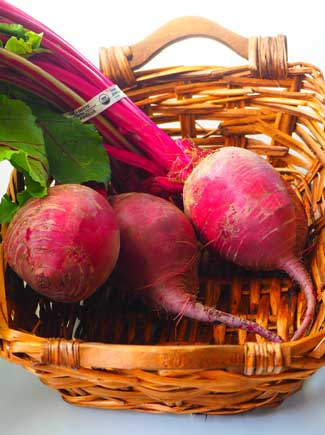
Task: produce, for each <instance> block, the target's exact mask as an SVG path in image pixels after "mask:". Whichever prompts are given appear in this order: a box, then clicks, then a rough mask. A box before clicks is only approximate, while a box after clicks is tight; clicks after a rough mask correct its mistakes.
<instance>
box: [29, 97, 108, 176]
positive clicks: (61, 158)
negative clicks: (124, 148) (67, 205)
mask: <svg viewBox="0 0 325 435" xmlns="http://www.w3.org/2000/svg"><path fill="white" fill-rule="evenodd" d="M30 107H31V109H32V111H33V113H34V114H35V115H36V116H37V118H38V123H39V125H40V126H41V128H42V130H43V133H44V139H45V147H46V153H47V156H48V160H49V165H50V174H51V175H52V176H53V177H54V178H55V179H56V180H57V181H59V182H60V183H85V182H87V181H97V182H99V183H104V184H107V183H108V182H109V180H110V165H109V159H108V155H107V153H106V151H105V149H104V147H103V145H102V137H101V136H100V135H99V133H98V132H97V130H96V129H95V127H94V126H93V125H91V124H82V123H81V122H80V121H79V120H76V119H71V118H66V117H64V116H63V115H62V114H61V113H58V112H56V111H55V110H53V109H50V108H49V107H47V106H42V105H39V104H37V105H35V104H34V103H31V105H30Z"/></svg>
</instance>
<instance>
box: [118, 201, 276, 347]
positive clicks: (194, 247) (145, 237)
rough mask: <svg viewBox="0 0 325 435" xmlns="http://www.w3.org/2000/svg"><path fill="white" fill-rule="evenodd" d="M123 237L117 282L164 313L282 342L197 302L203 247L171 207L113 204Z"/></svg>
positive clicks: (150, 203)
mask: <svg viewBox="0 0 325 435" xmlns="http://www.w3.org/2000/svg"><path fill="white" fill-rule="evenodd" d="M111 203H112V206H113V209H114V211H115V213H116V216H117V220H118V223H119V227H120V234H121V249H120V256H119V259H118V262H117V265H116V268H115V271H114V274H113V276H114V281H115V282H116V285H117V286H119V287H120V288H121V289H123V290H124V291H127V292H129V293H131V294H133V295H135V296H137V297H138V298H141V299H142V300H143V301H144V302H145V303H147V304H149V305H150V306H152V307H154V308H158V309H164V310H165V311H167V312H169V313H171V314H175V315H184V316H187V317H190V318H192V319H196V320H199V321H203V322H222V323H225V324H226V325H228V326H231V327H235V328H241V329H246V330H248V331H251V332H255V333H257V334H260V335H262V336H264V337H266V338H268V339H269V340H272V341H280V338H279V337H277V336H276V335H275V334H274V333H272V332H270V331H268V330H267V329H265V328H263V327H262V326H260V325H258V324H256V323H254V322H250V321H248V320H245V319H240V318H239V317H236V316H233V315H231V314H228V313H224V312H222V311H219V310H216V309H215V308H214V307H208V306H205V305H202V304H201V303H200V302H198V301H197V299H196V296H195V293H197V291H198V258H199V255H198V254H199V252H198V243H197V239H196V236H195V233H194V230H193V227H192V225H191V223H190V222H189V220H188V219H187V218H186V216H185V215H184V213H182V212H181V211H180V210H179V209H178V208H177V207H176V206H174V205H173V204H171V203H170V202H168V201H166V200H164V199H162V198H158V197H156V196H153V195H149V194H145V193H129V194H122V195H117V196H115V197H114V198H112V200H111Z"/></svg>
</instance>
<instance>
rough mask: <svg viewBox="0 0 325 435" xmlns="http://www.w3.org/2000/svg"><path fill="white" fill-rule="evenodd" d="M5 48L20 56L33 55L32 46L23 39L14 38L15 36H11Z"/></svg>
mask: <svg viewBox="0 0 325 435" xmlns="http://www.w3.org/2000/svg"><path fill="white" fill-rule="evenodd" d="M5 48H6V49H7V50H9V51H12V52H13V53H16V54H19V55H20V56H26V55H27V56H30V55H31V54H32V53H33V48H32V46H31V45H30V44H29V43H28V42H26V41H25V40H24V39H23V38H16V36H12V37H11V38H9V39H8V41H7V42H6V45H5Z"/></svg>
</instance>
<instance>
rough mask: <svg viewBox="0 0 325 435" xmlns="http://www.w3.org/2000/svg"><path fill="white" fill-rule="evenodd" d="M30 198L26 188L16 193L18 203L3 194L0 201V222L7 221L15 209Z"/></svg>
mask: <svg viewBox="0 0 325 435" xmlns="http://www.w3.org/2000/svg"><path fill="white" fill-rule="evenodd" d="M30 198H31V195H30V193H29V192H28V190H24V191H23V192H19V193H18V194H17V200H18V204H17V203H15V202H13V201H11V199H10V198H9V196H8V195H4V196H3V197H2V199H1V202H0V224H6V223H9V222H10V221H11V220H12V218H13V217H14V215H15V214H16V213H17V211H18V210H19V209H20V208H21V207H22V206H23V205H24V204H25V203H26V202H27V201H28V200H29V199H30Z"/></svg>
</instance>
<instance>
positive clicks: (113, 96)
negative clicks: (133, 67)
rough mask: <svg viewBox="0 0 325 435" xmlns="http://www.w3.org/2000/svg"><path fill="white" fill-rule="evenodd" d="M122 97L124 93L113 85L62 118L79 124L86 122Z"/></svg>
mask: <svg viewBox="0 0 325 435" xmlns="http://www.w3.org/2000/svg"><path fill="white" fill-rule="evenodd" d="M124 97H126V95H125V93H124V92H123V91H122V90H121V89H120V88H119V87H118V86H117V85H113V86H111V87H109V88H107V89H105V91H102V92H100V93H99V94H97V95H95V97H93V98H92V99H91V100H89V101H88V102H87V103H85V104H84V105H82V106H80V107H78V109H75V110H73V111H72V112H67V113H65V114H64V116H66V117H67V118H74V119H79V120H80V121H81V122H86V121H88V120H89V119H91V118H93V117H94V116H97V115H99V114H100V113H102V112H103V111H104V110H106V109H108V108H109V107H111V106H112V105H113V104H115V103H117V102H118V101H120V100H121V99H122V98H124Z"/></svg>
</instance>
